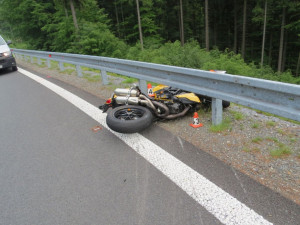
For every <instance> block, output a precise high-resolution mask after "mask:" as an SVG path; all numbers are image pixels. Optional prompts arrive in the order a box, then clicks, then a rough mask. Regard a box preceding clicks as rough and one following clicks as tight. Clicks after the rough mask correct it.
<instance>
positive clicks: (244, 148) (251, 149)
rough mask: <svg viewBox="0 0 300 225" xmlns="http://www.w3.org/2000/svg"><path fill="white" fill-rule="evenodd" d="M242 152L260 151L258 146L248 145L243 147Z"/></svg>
mask: <svg viewBox="0 0 300 225" xmlns="http://www.w3.org/2000/svg"><path fill="white" fill-rule="evenodd" d="M243 151H244V152H260V149H259V148H257V147H256V148H249V147H248V146H245V147H243Z"/></svg>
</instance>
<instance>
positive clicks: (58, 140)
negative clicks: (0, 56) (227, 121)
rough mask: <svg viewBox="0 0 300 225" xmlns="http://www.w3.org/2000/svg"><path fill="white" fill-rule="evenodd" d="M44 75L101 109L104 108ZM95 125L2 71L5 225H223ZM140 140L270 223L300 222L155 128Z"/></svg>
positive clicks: (287, 205)
mask: <svg viewBox="0 0 300 225" xmlns="http://www.w3.org/2000/svg"><path fill="white" fill-rule="evenodd" d="M39 76H41V77H43V78H45V79H47V80H49V81H51V82H53V83H56V84H57V85H59V86H61V87H63V88H64V89H66V90H68V91H70V92H72V93H74V94H75V95H77V96H79V97H81V98H83V99H84V100H86V101H87V102H89V103H91V104H93V105H95V106H98V105H100V104H101V103H103V100H101V99H98V98H97V97H95V96H93V95H91V94H88V93H86V92H84V91H81V90H79V89H77V88H74V87H72V86H70V85H67V84H64V83H62V82H60V81H57V80H55V79H52V78H50V77H46V76H44V75H42V74H40V75H39ZM99 113H101V112H99ZM97 125H99V124H98V123H97V121H95V120H93V119H92V118H91V117H89V116H88V115H86V114H85V113H83V112H82V111H81V110H80V109H78V108H77V107H75V106H74V105H72V104H70V103H69V102H67V101H66V100H65V99H63V98H61V97H60V96H58V95H57V94H55V93H53V92H52V91H51V90H49V89H47V88H46V87H44V86H42V85H40V84H39V83H37V82H35V81H33V80H31V79H30V78H28V77H26V76H24V75H23V74H21V73H19V72H7V71H0V224H1V225H2V224H3V225H10V224H11V225H18V224H20V225H27V224H28V225H32V224H43V225H47V224H49V225H50V224H51V225H53V224H72V225H75V224H128V225H131V224H152V225H153V224H221V222H220V221H219V220H218V219H217V218H216V217H215V216H214V215H212V214H211V213H209V212H208V211H207V209H206V208H204V207H203V206H202V205H200V204H199V203H198V202H196V201H195V200H194V199H193V198H191V197H190V195H188V194H187V193H186V192H185V191H183V190H182V189H181V188H180V187H179V186H177V185H176V184H175V183H174V182H173V181H172V180H170V179H169V178H168V177H167V176H165V175H164V174H162V173H161V171H160V170H159V169H157V168H156V167H154V166H153V165H152V164H151V163H149V162H148V161H147V160H145V159H144V158H143V157H141V156H140V155H139V154H137V153H136V152H135V151H133V150H132V149H131V148H130V147H129V146H128V145H126V144H124V142H123V141H122V140H121V139H119V138H118V137H116V136H115V135H113V134H112V133H111V132H110V131H109V130H107V129H105V128H103V129H101V130H100V131H98V132H96V133H94V132H93V131H92V129H91V128H92V127H94V126H97ZM141 134H142V135H143V136H144V137H146V138H147V139H149V140H150V141H152V142H154V143H155V144H157V145H158V146H160V147H161V148H163V149H164V150H165V151H166V152H168V153H170V154H171V155H173V156H174V157H176V158H177V159H179V160H180V161H182V162H183V163H184V164H186V165H188V166H189V167H191V168H193V169H194V170H195V171H197V172H198V173H200V174H202V175H203V176H205V177H206V178H207V179H209V180H210V181H212V182H213V183H215V184H216V185H217V186H219V187H220V188H222V189H223V190H224V191H226V192H227V193H229V194H230V195H232V196H234V197H235V198H236V199H237V200H238V201H240V202H242V203H244V204H246V205H247V206H248V207H249V208H251V209H253V210H254V211H255V212H256V213H258V214H259V215H261V216H262V217H264V218H265V219H266V220H267V221H269V222H271V223H274V224H300V222H299V221H300V207H299V205H296V204H294V203H293V202H291V201H290V200H287V199H285V198H284V197H282V196H280V195H279V194H278V193H274V192H273V191H271V190H270V189H268V188H266V187H264V186H262V185H260V184H259V183H257V182H255V181H254V180H252V179H250V178H249V177H247V176H245V175H243V174H241V173H239V172H238V171H236V170H234V169H233V168H231V167H230V166H228V165H225V164H224V163H222V162H221V161H219V160H217V159H216V158H214V157H212V156H210V155H208V154H206V153H205V152H203V151H201V150H200V149H197V148H196V147H195V146H192V145H190V144H189V143H187V142H185V141H183V140H181V139H180V138H178V137H175V136H173V135H172V134H170V133H168V132H166V131H164V130H162V129H160V128H159V127H157V126H155V125H153V126H152V127H150V128H149V129H148V130H146V131H144V132H142V133H141ZM228 215H230V211H228ZM228 224H229V223H228Z"/></svg>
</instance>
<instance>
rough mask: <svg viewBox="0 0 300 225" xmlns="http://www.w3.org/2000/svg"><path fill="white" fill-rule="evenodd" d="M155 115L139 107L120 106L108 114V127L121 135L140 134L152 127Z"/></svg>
mask: <svg viewBox="0 0 300 225" xmlns="http://www.w3.org/2000/svg"><path fill="white" fill-rule="evenodd" d="M152 121H153V115H152V113H151V111H150V110H149V109H147V108H146V107H142V106H138V105H124V106H119V107H116V108H114V109H112V110H111V111H109V112H108V113H107V117H106V123H107V125H108V127H109V128H110V129H112V130H114V131H116V132H119V133H136V132H140V131H142V130H144V129H146V128H147V127H149V126H150V125H151V123H152Z"/></svg>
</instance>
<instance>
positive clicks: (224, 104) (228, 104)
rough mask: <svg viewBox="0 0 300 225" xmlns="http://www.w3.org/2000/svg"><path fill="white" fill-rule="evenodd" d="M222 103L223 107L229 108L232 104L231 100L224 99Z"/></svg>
mask: <svg viewBox="0 0 300 225" xmlns="http://www.w3.org/2000/svg"><path fill="white" fill-rule="evenodd" d="M222 105H223V109H226V108H228V107H229V106H230V102H228V101H224V100H223V101H222Z"/></svg>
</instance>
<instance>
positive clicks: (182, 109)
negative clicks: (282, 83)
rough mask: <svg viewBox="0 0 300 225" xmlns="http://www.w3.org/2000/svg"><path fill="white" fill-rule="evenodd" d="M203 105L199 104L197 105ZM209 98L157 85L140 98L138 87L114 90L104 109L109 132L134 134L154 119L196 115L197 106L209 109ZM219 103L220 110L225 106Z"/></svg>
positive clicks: (226, 104)
mask: <svg viewBox="0 0 300 225" xmlns="http://www.w3.org/2000/svg"><path fill="white" fill-rule="evenodd" d="M201 102H203V103H201ZM210 103H211V98H209V97H206V96H201V95H196V94H194V93H191V92H186V91H184V90H181V89H178V88H172V87H169V86H165V85H158V86H156V87H154V88H153V90H152V89H150V94H149V93H148V94H143V93H142V92H141V90H140V89H139V87H138V86H136V85H135V86H134V87H131V88H130V89H123V88H117V89H115V91H114V93H113V94H112V96H111V98H109V99H108V100H107V101H106V102H105V104H104V105H101V106H99V109H101V110H102V111H103V112H107V111H108V109H109V108H112V110H110V111H108V113H107V117H106V123H107V125H108V127H109V128H111V129H112V130H114V131H116V132H120V133H135V132H139V131H142V130H144V129H146V128H147V127H149V126H150V125H151V123H152V122H153V121H154V119H155V118H157V119H176V118H178V117H182V116H184V115H186V114H187V113H188V112H189V111H192V112H196V111H197V110H199V109H200V107H201V105H204V106H205V105H206V106H208V105H210ZM229 104H230V103H229V102H226V101H223V107H224V108H226V107H228V106H229Z"/></svg>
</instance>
